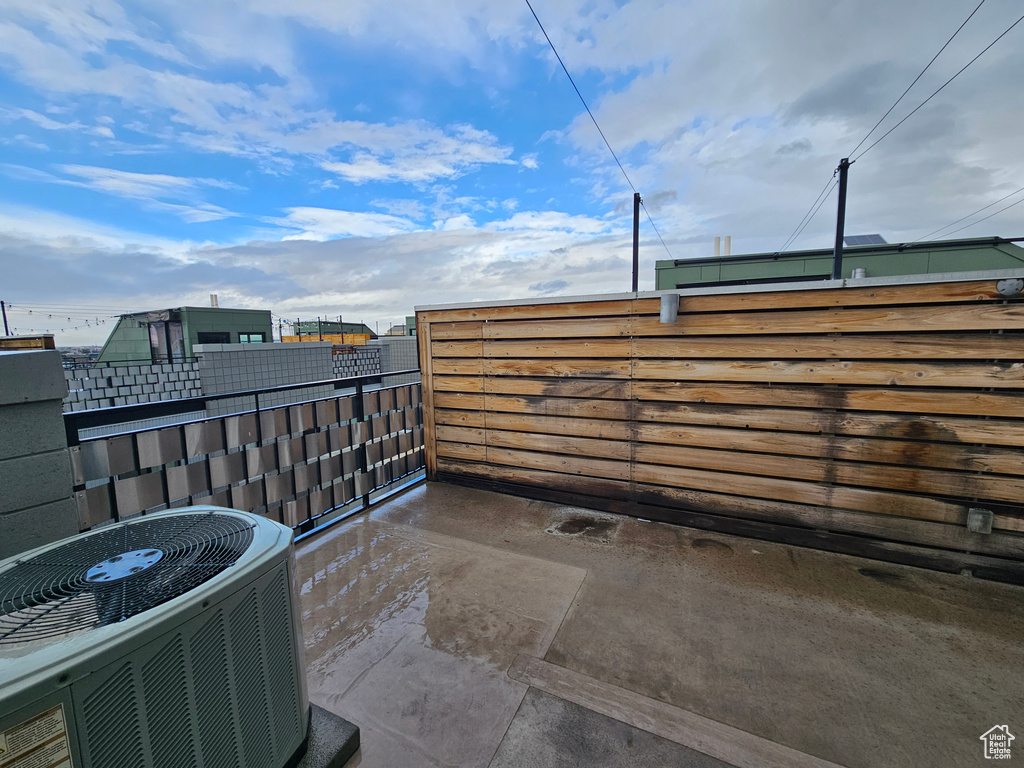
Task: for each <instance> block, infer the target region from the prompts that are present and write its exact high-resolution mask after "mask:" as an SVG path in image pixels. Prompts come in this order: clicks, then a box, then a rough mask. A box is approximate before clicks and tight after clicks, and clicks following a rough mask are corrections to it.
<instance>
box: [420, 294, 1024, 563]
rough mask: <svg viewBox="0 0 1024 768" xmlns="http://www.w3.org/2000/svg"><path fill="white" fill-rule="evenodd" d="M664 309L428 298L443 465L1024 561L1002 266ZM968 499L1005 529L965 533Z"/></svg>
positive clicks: (1019, 313) (701, 512)
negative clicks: (986, 276) (663, 312)
mask: <svg viewBox="0 0 1024 768" xmlns="http://www.w3.org/2000/svg"><path fill="white" fill-rule="evenodd" d="M658 309H659V302H658V300H657V299H638V300H610V301H596V302H578V301H577V302H568V303H566V304H557V305H533V306H531V305H519V306H516V307H474V308H467V309H463V310H439V311H438V313H437V314H433V315H430V316H431V317H432V318H433V319H434V320H435V321H436V322H433V323H430V324H429V326H430V328H431V333H432V334H433V337H432V338H433V341H432V344H431V345H430V349H431V355H430V356H431V358H432V368H431V369H430V376H429V377H427V378H425V380H428V381H429V383H430V386H431V388H432V389H433V390H435V391H434V392H433V393H432V396H431V398H432V399H431V402H432V403H433V405H432V408H433V410H434V411H435V413H434V422H435V425H436V426H435V427H434V428H435V430H436V435H435V439H436V440H437V441H438V456H439V457H440V459H443V460H444V462H445V463H444V466H445V470H444V471H445V472H446V473H448V475H451V474H452V473H458V472H463V473H465V474H466V476H470V475H471V476H473V477H476V478H477V480H478V481H479V482H501V483H507V484H509V485H511V486H515V487H524V488H526V487H529V488H534V489H535V492H536V493H544V492H548V491H549V492H550V493H553V494H568V495H567V496H565V497H564V498H569V495H571V494H572V493H574V492H576V493H579V494H581V495H582V496H585V497H587V498H595V499H596V498H598V497H600V498H606V502H601V503H606V507H607V508H609V509H612V510H613V511H620V512H626V513H629V512H630V510H632V509H634V508H636V507H637V505H641V506H642V505H652V506H653V507H654V508H658V509H662V508H663V509H666V510H667V509H672V510H675V511H674V512H665V515H666V516H667V517H666V518H665V519H670V518H671V519H673V520H679V521H682V520H692V521H694V524H699V525H701V526H713V525H714V523H713V521H714V520H715V519H716V516H717V517H720V518H722V519H726V518H728V519H730V520H739V519H741V522H738V523H736V525H737V526H738V530H748V528H747V527H744V526H748V527H749V526H754V528H749V530H761V529H758V528H757V527H756V526H759V525H760V526H767V527H768V528H771V527H772V526H777V525H781V526H782V528H779V529H778V530H779V531H783V529H784V528H786V526H793V525H797V526H804V530H805V531H806V530H808V529H827V530H834V531H835V532H836V533H835V535H837V536H842V537H846V538H844V539H843V542H844V543H843V545H842V546H843V547H845V548H846V549H844V550H843V551H858V547H859V546H861V545H858V544H857V537H858V536H862V537H867V538H870V539H871V540H872V541H873V542H875V543H872V544H863V548H864V549H863V551H864V552H867V553H870V554H869V556H884V555H885V553H886V552H891V553H893V556H894V557H897V556H898V557H904V558H909V560H906V561H908V562H909V561H914V562H917V561H918V560H920V561H922V562H934V563H939V564H941V567H947V566H948V567H952V566H951V564H952V563H953V562H954V561H955V560H956V557H954V555H953V554H949V555H948V557H947V556H942V557H938V556H934V557H933V556H931V555H927V554H921V553H910V552H909V550H906V551H905V550H900V549H899V548H900V547H909V546H911V545H914V546H916V545H922V546H928V547H945V548H946V549H948V550H953V549H960V550H968V551H970V552H976V553H984V554H986V555H987V554H998V555H999V556H1006V557H1014V558H1016V559H1018V560H1021V561H1024V548H1020V547H1018V546H1017V545H1018V544H1020V543H1021V542H1020V540H1019V539H1018V538H1015V537H1014V536H1015V534H1011V533H1008V532H1018V531H1020V532H1024V301H1017V300H1013V301H1009V302H1007V301H1004V300H1002V299H1001V298H999V297H998V295H997V294H996V293H995V281H970V282H963V283H954V282H949V283H935V284H928V285H890V286H878V287H865V288H856V289H845V288H844V289H824V290H809V289H801V290H795V291H774V290H773V291H768V292H758V293H743V292H742V291H739V292H737V293H732V294H706V295H701V296H685V297H682V299H681V302H680V315H679V319H678V321H677V322H675V323H671V324H662V323H660V322H659V318H658V316H657V314H658ZM442 445H443V448H442V447H441V446H442ZM442 452H443V453H442ZM545 482H547V483H549V484H550V488H548V491H545V490H544V483H545ZM599 488H600V489H601V490H597V489H599ZM559 498H562V497H559ZM595 503H596V502H595ZM730 505H731V507H730ZM972 506H980V507H983V508H990V509H992V510H993V511H994V512H995V514H996V528H997V529H998V531H999V533H996V534H993V536H998V537H1001V538H998V539H994V538H993V539H985V538H984V537H980V536H979V535H978V534H971V533H970V532H969V531H966V529H965V528H964V525H965V521H966V515H967V509H968V508H969V507H972ZM684 510H687V511H684ZM672 515H674V517H672ZM732 524H733V523H730V525H732ZM765 530H767V528H765ZM773 530H774V529H773ZM780 535H782V534H780ZM787 535H788V534H787ZM823 535H824V534H823ZM797 538H799V539H800V540H801V541H808V542H815V541H819V540H820V541H821V542H822V546H826V543H825V542H826V539H827V537H826V538H819V537H818V533H816V532H814V531H811V532H810V533H804V534H800V536H799V537H797ZM887 540H889V541H890V542H891V546H890V547H888V548H887V545H886V541H887ZM897 550H898V551H897ZM962 556H963V557H964V558H968V559H969V557H970V555H962ZM944 557H945V559H943V558H944ZM922 558H923V559H922ZM929 558H932V559H929ZM964 562H966V560H964ZM997 570H998V569H997Z"/></svg>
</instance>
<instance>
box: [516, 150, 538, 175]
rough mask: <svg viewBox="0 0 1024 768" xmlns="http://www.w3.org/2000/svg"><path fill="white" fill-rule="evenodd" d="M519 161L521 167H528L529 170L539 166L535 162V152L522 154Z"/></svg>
mask: <svg viewBox="0 0 1024 768" xmlns="http://www.w3.org/2000/svg"><path fill="white" fill-rule="evenodd" d="M519 162H520V164H522V166H523V168H529V169H530V170H533V171H535V170H537V169H538V168H539V167H540V166H539V165H538V164H537V155H536V153H534V154H530V155H523V157H522V159H521V160H520V161H519Z"/></svg>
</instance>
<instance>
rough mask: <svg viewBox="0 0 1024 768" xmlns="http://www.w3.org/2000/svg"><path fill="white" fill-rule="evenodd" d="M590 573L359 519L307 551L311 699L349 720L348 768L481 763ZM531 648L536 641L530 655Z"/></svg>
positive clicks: (304, 573)
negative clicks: (353, 755) (530, 658)
mask: <svg viewBox="0 0 1024 768" xmlns="http://www.w3.org/2000/svg"><path fill="white" fill-rule="evenodd" d="M583 576H584V571H582V570H581V569H579V568H575V567H572V566H567V565H561V564H558V563H555V562H552V561H548V560H538V559H536V558H532V557H527V556H524V555H521V554H515V553H511V552H504V551H501V550H498V549H493V548H490V547H486V546H481V545H480V544H476V543H473V542H468V541H465V540H460V539H455V538H451V537H449V536H445V535H440V534H435V533H429V532H426V531H424V530H422V529H417V528H414V527H410V526H406V525H400V524H394V523H389V522H384V521H380V520H377V519H374V518H372V517H371V518H360V519H356V520H352V521H349V522H346V523H344V524H342V525H341V526H339V527H338V528H336V529H335V530H333V531H330V532H327V533H325V534H324V535H323V536H321V537H319V538H318V539H317V540H316V541H314V542H311V543H310V544H309V545H306V546H303V547H302V548H301V549H300V551H299V556H298V578H299V584H300V595H301V597H300V599H301V604H302V609H303V633H304V636H305V640H306V662H307V669H308V674H307V679H308V683H309V693H310V700H311V701H312V702H314V703H316V704H319V705H320V706H322V707H324V708H326V709H328V710H330V711H332V712H335V713H337V714H339V715H341V716H342V717H344V718H346V719H348V720H351V721H352V722H354V723H356V724H357V725H358V726H359V727H360V728H361V729H362V739H361V740H362V747H361V750H360V754H359V756H358V758H357V759H356V760H354V761H353V762H352V765H366V766H417V765H427V766H432V765H466V766H486V765H487V764H488V763H489V762H490V760H491V758H492V756H493V755H494V752H495V750H496V749H497V748H498V744H499V743H500V742H501V739H502V737H503V735H504V733H505V729H506V728H507V727H508V724H509V722H510V721H511V720H512V717H513V716H514V715H515V712H516V710H517V709H518V707H519V704H520V702H521V701H522V698H523V696H524V694H525V693H526V690H527V687H526V686H525V685H523V684H521V683H517V682H515V681H513V680H512V679H510V678H509V677H508V675H507V674H506V670H507V669H508V667H509V665H510V664H511V663H512V661H513V659H514V658H515V657H516V655H517V654H518V653H522V652H532V653H536V654H540V655H543V654H544V653H545V652H546V651H547V648H548V646H549V645H550V643H551V640H552V639H553V637H554V634H555V631H556V630H557V629H558V626H559V623H560V622H561V620H562V618H563V617H564V616H565V613H566V611H567V610H568V608H569V606H570V604H571V601H572V599H573V597H574V595H575V594H576V591H577V590H578V589H579V587H580V585H581V583H582V581H583ZM526 649H532V651H528V650H526Z"/></svg>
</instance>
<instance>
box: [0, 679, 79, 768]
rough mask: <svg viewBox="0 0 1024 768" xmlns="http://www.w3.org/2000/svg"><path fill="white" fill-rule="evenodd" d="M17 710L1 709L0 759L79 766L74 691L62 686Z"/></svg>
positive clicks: (3, 761)
mask: <svg viewBox="0 0 1024 768" xmlns="http://www.w3.org/2000/svg"><path fill="white" fill-rule="evenodd" d="M58 685H59V683H58V681H57V679H56V678H55V679H54V680H53V686H52V688H51V691H50V692H49V693H47V694H45V695H43V696H41V697H40V698H38V699H36V700H34V701H32V702H27V703H25V705H24V706H20V707H19V708H18V709H16V710H12V711H8V712H0V763H2V764H3V765H8V764H11V761H14V763H13V764H19V763H21V764H27V765H32V764H34V763H38V764H39V765H45V766H51V765H55V766H58V768H79V766H81V765H82V756H81V753H80V752H79V749H78V731H77V729H76V728H75V718H74V716H73V712H74V710H73V707H72V702H71V694H70V693H69V691H68V689H67V688H66V687H65V688H59V687H58Z"/></svg>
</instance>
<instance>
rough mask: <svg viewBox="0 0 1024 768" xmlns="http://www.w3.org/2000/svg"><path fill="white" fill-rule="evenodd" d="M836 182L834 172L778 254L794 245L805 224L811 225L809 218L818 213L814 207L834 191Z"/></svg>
mask: <svg viewBox="0 0 1024 768" xmlns="http://www.w3.org/2000/svg"><path fill="white" fill-rule="evenodd" d="M835 180H836V172H835V171H833V172H832V175H831V176H830V177H829V180H828V181H826V182H825V186H824V187H822V188H821V192H819V193H818V196H817V197H816V198H814V202H813V203H811V206H810V208H808V209H807V213H805V214H804V215H803V218H802V219H800V222H799V223H798V224H797V225H796V227H794V228H793V231H792V232H790V234H789V237H787V238H786V242H784V243H783V244H782V247H781V248H779V249H778V250H777V251H776V253H782V252H783V251H784V250H786V248H788V247H789V245H790V243H792V242H793V241H794V240H796V238H797V237H799V236H800V233H801V232H803V227H804V226H806V224H805V223H804V222H807V223H810V222H809V221H808V219H807V217H808V216H813V215H814V214H813V213H812V211H814V213H817V211H818V209H817V208H815V207H814V206H816V205H818V202H819V201H820V200H821V198H822V196H824V195H827V194H828V193H829V192H831V191H832V190H831V189H830V187H831V185H832V184H834V183H835ZM819 207H820V206H819Z"/></svg>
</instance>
